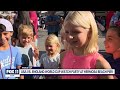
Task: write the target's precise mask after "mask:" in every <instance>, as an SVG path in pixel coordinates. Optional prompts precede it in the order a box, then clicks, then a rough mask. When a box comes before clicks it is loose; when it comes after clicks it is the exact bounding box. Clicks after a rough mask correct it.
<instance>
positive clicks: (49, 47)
mask: <svg viewBox="0 0 120 90" xmlns="http://www.w3.org/2000/svg"><path fill="white" fill-rule="evenodd" d="M45 48H46V51H47V52H48V54H55V53H56V51H57V48H58V45H57V44H46V45H45Z"/></svg>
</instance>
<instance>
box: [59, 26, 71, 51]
mask: <svg viewBox="0 0 120 90" xmlns="http://www.w3.org/2000/svg"><path fill="white" fill-rule="evenodd" d="M60 35H61V42H62V44H63V46H64V49H65V50H70V45H69V44H68V43H67V41H66V38H65V30H64V28H63V27H62V28H61V30H60Z"/></svg>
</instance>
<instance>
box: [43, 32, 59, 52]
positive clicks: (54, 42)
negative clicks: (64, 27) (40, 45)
mask: <svg viewBox="0 0 120 90" xmlns="http://www.w3.org/2000/svg"><path fill="white" fill-rule="evenodd" d="M60 47H61V45H60V42H59V39H58V37H57V36H55V35H53V34H50V35H49V36H48V37H47V39H46V41H45V48H46V51H47V52H48V54H55V53H59V52H60Z"/></svg>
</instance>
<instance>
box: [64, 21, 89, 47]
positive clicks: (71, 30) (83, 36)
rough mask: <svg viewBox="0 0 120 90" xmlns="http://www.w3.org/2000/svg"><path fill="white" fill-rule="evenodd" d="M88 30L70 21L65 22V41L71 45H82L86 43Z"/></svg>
mask: <svg viewBox="0 0 120 90" xmlns="http://www.w3.org/2000/svg"><path fill="white" fill-rule="evenodd" d="M88 32H89V31H88V29H84V28H83V27H80V26H76V25H73V24H70V23H66V25H65V36H66V41H67V42H68V43H69V44H70V45H71V46H72V47H76V48H81V47H83V46H84V45H85V44H86V41H87V36H88Z"/></svg>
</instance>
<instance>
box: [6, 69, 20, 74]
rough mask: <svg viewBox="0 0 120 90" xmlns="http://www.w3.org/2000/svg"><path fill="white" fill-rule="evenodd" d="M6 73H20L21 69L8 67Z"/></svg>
mask: <svg viewBox="0 0 120 90" xmlns="http://www.w3.org/2000/svg"><path fill="white" fill-rule="evenodd" d="M5 73H6V74H19V69H6V71H5Z"/></svg>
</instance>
